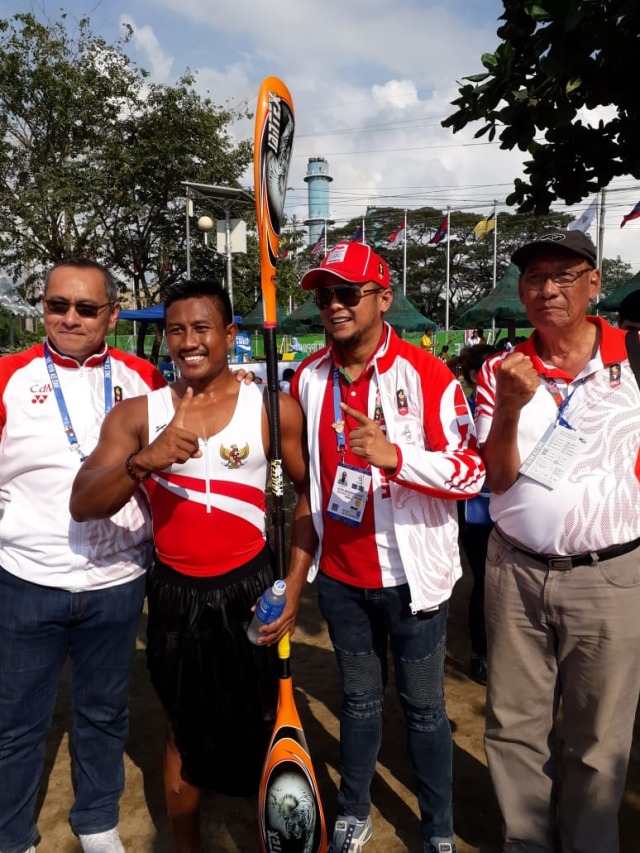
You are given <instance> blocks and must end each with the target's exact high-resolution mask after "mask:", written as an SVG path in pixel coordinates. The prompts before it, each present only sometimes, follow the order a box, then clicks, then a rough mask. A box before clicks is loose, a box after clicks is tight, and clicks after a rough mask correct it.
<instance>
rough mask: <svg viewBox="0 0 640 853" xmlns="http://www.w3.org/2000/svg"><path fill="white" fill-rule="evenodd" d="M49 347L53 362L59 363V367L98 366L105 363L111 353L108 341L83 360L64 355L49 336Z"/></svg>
mask: <svg viewBox="0 0 640 853" xmlns="http://www.w3.org/2000/svg"><path fill="white" fill-rule="evenodd" d="M47 349H48V350H49V352H50V353H51V358H52V360H53V363H54V364H56V365H58V367H71V368H75V369H78V368H80V367H98V365H100V364H103V363H104V360H105V359H106V357H107V355H108V354H109V346H108V344H107V342H106V341H104V342H103V344H102V348H101V349H100V350H98V352H96V353H94V354H93V355H90V356H89V357H88V358H85V360H84V361H82V362H80V361H78V360H77V359H76V358H73V357H72V356H70V355H64V354H63V353H61V352H58V350H57V349H56V348H55V347H54V345H53V344H52V343H51V341H50V340H49V338H47Z"/></svg>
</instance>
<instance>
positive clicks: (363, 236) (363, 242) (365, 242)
mask: <svg viewBox="0 0 640 853" xmlns="http://www.w3.org/2000/svg"><path fill="white" fill-rule="evenodd" d="M365 216H366V214H365ZM362 245H363V246H366V245H367V241H366V239H365V235H364V216H363V217H362Z"/></svg>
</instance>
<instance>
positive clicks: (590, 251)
mask: <svg viewBox="0 0 640 853" xmlns="http://www.w3.org/2000/svg"><path fill="white" fill-rule="evenodd" d="M551 246H557V247H558V248H559V249H564V250H565V251H567V252H573V254H574V255H579V256H580V257H581V258H584V259H585V261H589V263H590V264H591V266H592V267H596V266H597V264H598V253H597V252H596V247H595V246H594V245H593V241H592V240H591V238H590V237H588V236H587V235H586V234H585V233H584V231H578V230H577V229H576V230H574V231H550V232H549V233H548V234H543V235H542V236H541V237H536V239H535V240H532V241H531V242H530V243H525V244H524V246H520V248H519V249H516V250H515V252H514V253H513V255H511V260H512V262H513V263H514V264H517V265H518V266H519V267H520V271H521V272H524V270H525V269H526V266H527V264H528V263H529V261H530V260H531V259H532V258H533V256H534V255H536V254H537V253H538V252H541V251H543V250H545V249H549V248H550V247H551Z"/></svg>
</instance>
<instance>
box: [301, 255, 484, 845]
mask: <svg viewBox="0 0 640 853" xmlns="http://www.w3.org/2000/svg"><path fill="white" fill-rule="evenodd" d="M301 284H302V287H303V289H305V290H313V291H314V295H315V300H316V304H317V305H318V307H319V309H320V316H321V318H322V322H323V325H324V327H325V329H326V331H327V333H328V334H329V335H330V337H331V344H330V345H329V346H327V347H325V348H324V349H323V350H321V351H320V352H318V353H314V354H313V355H311V356H309V357H308V358H307V359H305V360H304V361H303V362H302V364H301V366H300V368H299V369H298V370H297V371H296V374H295V376H294V377H293V380H292V383H291V390H292V394H293V396H294V397H295V398H296V399H298V400H299V401H300V403H301V405H302V408H303V410H304V411H305V414H306V416H307V431H308V441H309V452H310V457H311V460H310V469H311V503H312V514H313V520H314V525H315V528H316V531H317V533H318V537H319V541H320V550H319V554H318V555H316V562H318V561H319V569H320V571H319V574H318V595H319V602H320V608H321V610H322V613H323V615H324V617H325V619H326V620H327V623H328V627H329V633H330V636H331V640H332V642H333V645H334V649H335V653H336V657H337V660H338V664H339V670H340V677H341V688H342V711H341V717H340V772H341V783H340V791H339V794H338V815H339V816H338V819H337V820H336V824H335V828H334V831H333V837H332V841H331V846H330V850H332V851H333V853H354V852H355V851H359V850H361V849H362V847H363V846H364V845H365V844H366V843H367V842H368V841H369V839H370V838H371V836H372V823H371V815H370V811H371V795H370V786H371V782H372V779H373V776H374V773H375V769H376V760H377V755H378V749H379V747H380V742H381V736H382V700H383V693H384V688H385V683H386V680H387V649H388V647H389V645H390V646H391V651H392V654H393V658H394V664H395V678H396V686H397V690H398V694H399V696H400V701H401V703H402V707H403V710H404V713H405V721H406V729H407V741H408V744H409V752H410V757H411V762H412V765H413V769H414V771H415V774H416V777H417V782H418V785H417V789H418V802H419V806H420V815H421V834H422V840H423V845H424V850H425V853H453V851H455V844H454V840H453V819H452V809H451V753H452V744H451V730H450V726H449V721H448V719H447V715H446V710H445V703H444V684H443V675H444V656H445V639H446V620H447V612H448V602H449V598H450V596H451V591H452V589H453V586H454V584H455V582H456V580H457V579H458V578H459V577H460V574H461V569H460V558H459V554H458V545H457V536H458V529H457V512H456V506H455V501H456V500H463V499H466V498H469V497H472V496H473V495H475V494H477V493H478V492H479V491H480V488H481V486H482V483H483V480H484V471H483V466H482V462H481V460H480V457H479V456H478V454H477V453H476V451H475V435H474V430H473V423H472V421H471V416H470V414H469V410H468V407H467V404H466V400H465V397H464V394H463V392H462V389H461V387H460V385H459V384H458V382H457V381H456V380H455V378H454V377H453V375H452V373H451V371H450V370H448V368H447V367H446V366H445V365H444V364H443V363H442V362H441V361H439V360H438V359H437V358H435V357H434V356H433V355H431V354H430V353H428V352H425V351H424V350H421V349H420V348H419V347H416V346H413V345H411V344H409V343H407V342H405V341H402V340H400V339H399V338H398V337H397V336H396V334H395V332H394V331H393V330H392V329H391V327H390V326H389V325H388V324H386V323H385V321H384V315H385V313H386V312H387V311H388V309H389V306H390V305H391V300H392V292H391V287H390V280H389V270H388V267H387V264H386V263H385V261H384V260H383V259H382V258H381V257H379V256H378V255H377V254H375V253H374V252H373V251H372V250H371V249H370V248H369V247H368V246H366V245H364V244H362V243H339V244H338V245H337V246H335V247H334V248H333V249H332V250H331V251H330V252H329V254H328V255H327V256H326V257H325V258H324V260H323V261H322V263H321V265H320V267H319V268H317V269H313V270H311V271H310V272H308V273H306V275H305V276H303V278H302V282H301ZM312 575H313V573H312Z"/></svg>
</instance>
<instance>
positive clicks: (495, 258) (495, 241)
mask: <svg viewBox="0 0 640 853" xmlns="http://www.w3.org/2000/svg"><path fill="white" fill-rule="evenodd" d="M497 210H498V200H497V199H495V198H494V200H493V286H494V287H495V286H496V282H497V277H498V276H497V273H498V214H497ZM493 325H494V326H495V319H494V321H493Z"/></svg>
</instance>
